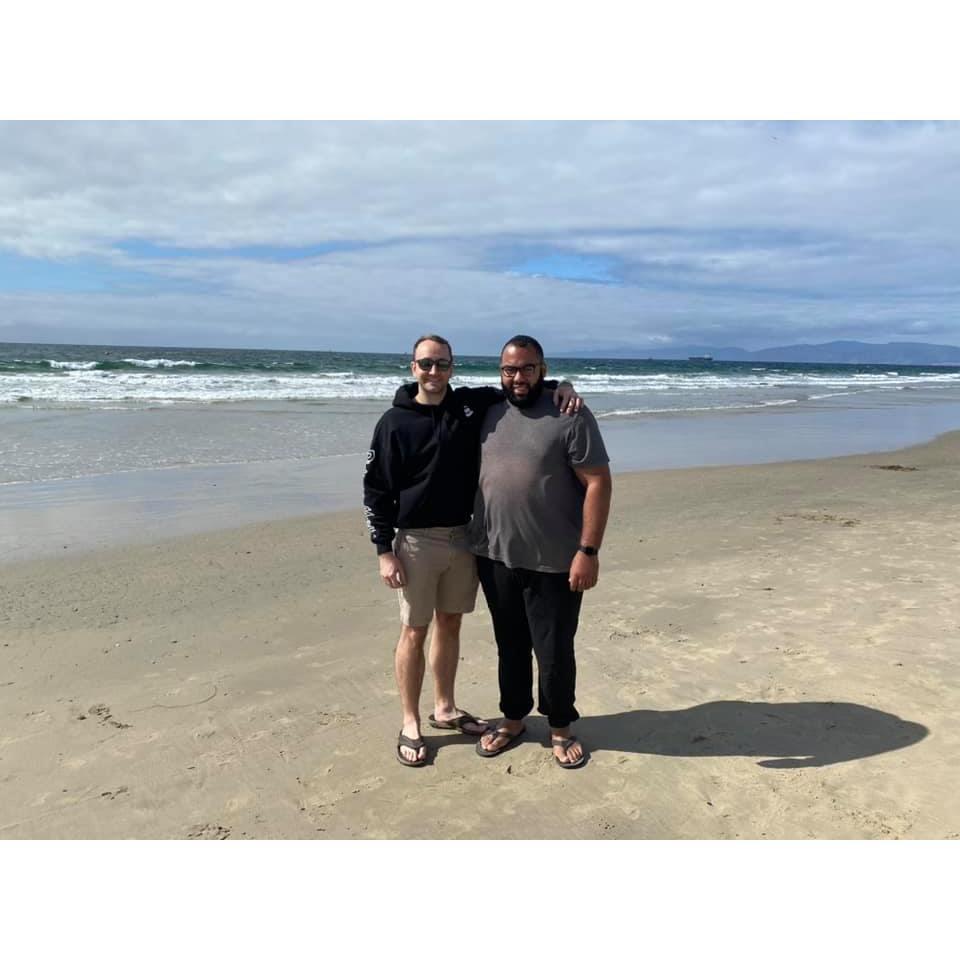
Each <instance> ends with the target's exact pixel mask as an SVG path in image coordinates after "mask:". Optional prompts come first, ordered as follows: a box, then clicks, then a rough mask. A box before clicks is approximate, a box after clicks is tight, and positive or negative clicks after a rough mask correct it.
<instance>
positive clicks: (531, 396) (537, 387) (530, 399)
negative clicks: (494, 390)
mask: <svg viewBox="0 0 960 960" xmlns="http://www.w3.org/2000/svg"><path fill="white" fill-rule="evenodd" d="M500 385H501V386H502V387H503V392H504V393H505V394H506V395H507V400H508V401H509V402H510V403H512V404H513V405H514V406H515V407H531V406H533V404H535V403H536V402H537V400H539V399H540V394H541V393H543V374H542V373H541V374H540V379H539V380H537V382H536V383H531V384H530V390H529V391H528V393H527V394H526V395H525V396H523V397H518V396H515V395H514V392H513V383H512V382H511V383H509V384H507V383H504V382H503V381H502V380H501V381H500Z"/></svg>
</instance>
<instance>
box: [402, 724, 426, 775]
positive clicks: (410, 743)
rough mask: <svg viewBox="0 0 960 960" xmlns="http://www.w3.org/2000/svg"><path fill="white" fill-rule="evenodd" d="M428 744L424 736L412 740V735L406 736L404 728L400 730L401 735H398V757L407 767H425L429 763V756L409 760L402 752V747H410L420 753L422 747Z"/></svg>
mask: <svg viewBox="0 0 960 960" xmlns="http://www.w3.org/2000/svg"><path fill="white" fill-rule="evenodd" d="M425 746H426V744H425V743H424V742H423V737H417V739H416V740H412V739H411V738H410V737H408V736H405V735H404V732H403V730H401V731H400V736H398V737H397V759H398V760H399V761H400V762H401V763H402V764H403V765H404V766H405V767H425V766H426V765H427V758H426V757H424V758H423V759H422V760H408V759H407V758H406V757H405V756H404V755H403V754H402V753H401V752H400V748H401V747H409V748H410V749H411V750H416V751H417V752H418V753H419V752H420V749H421V748H422V747H425Z"/></svg>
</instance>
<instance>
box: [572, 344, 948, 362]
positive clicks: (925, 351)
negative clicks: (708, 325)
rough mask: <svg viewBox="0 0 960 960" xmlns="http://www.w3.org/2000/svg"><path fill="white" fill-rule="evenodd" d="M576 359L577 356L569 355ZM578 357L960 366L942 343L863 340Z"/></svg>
mask: <svg viewBox="0 0 960 960" xmlns="http://www.w3.org/2000/svg"><path fill="white" fill-rule="evenodd" d="M568 356H574V354H568ZM575 356H579V357H587V356H593V357H596V356H605V357H611V358H615V357H623V358H624V359H627V358H629V359H646V358H649V359H651V360H686V359H688V358H690V357H697V358H702V357H711V358H712V359H714V360H741V361H766V362H773V363H889V364H901V365H902V364H906V365H910V364H917V365H918V366H930V365H940V364H943V365H949V366H960V347H951V346H948V345H946V344H938V343H909V342H901V343H862V342H861V341H859V340H833V341H831V342H830V343H796V344H792V345H790V346H785V347H767V348H766V349H765V350H741V349H740V348H739V347H714V346H706V345H704V344H699V343H698V344H690V345H687V346H680V347H669V348H661V349H659V350H643V349H639V350H638V349H636V348H619V349H608V350H603V351H602V352H601V350H600V349H599V348H597V349H596V350H594V351H591V352H590V353H586V352H582V351H578V352H577V353H576V354H575Z"/></svg>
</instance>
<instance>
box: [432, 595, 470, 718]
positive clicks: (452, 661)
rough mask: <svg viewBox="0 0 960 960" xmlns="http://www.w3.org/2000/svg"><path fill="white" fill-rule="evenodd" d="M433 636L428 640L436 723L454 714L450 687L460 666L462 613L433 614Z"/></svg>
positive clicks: (454, 681) (454, 708)
mask: <svg viewBox="0 0 960 960" xmlns="http://www.w3.org/2000/svg"><path fill="white" fill-rule="evenodd" d="M434 616H435V619H434V623H433V637H432V639H431V641H430V669H431V670H432V671H433V702H434V706H435V707H436V712H435V714H434V715H435V716H436V718H437V719H438V720H449V719H450V718H451V717H455V716H456V715H457V704H456V697H455V696H454V692H453V688H454V684H455V683H456V679H457V666H458V665H459V663H460V624H461V622H462V620H463V614H462V613H441V612H440V611H439V610H438V611H437V612H436V614H435V615H434Z"/></svg>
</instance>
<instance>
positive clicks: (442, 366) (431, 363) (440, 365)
mask: <svg viewBox="0 0 960 960" xmlns="http://www.w3.org/2000/svg"><path fill="white" fill-rule="evenodd" d="M413 362H414V363H415V364H416V365H417V366H418V367H419V368H420V369H421V370H422V371H423V372H424V373H429V372H430V371H431V370H432V369H433V368H434V367H436V368H437V369H438V370H439V371H440V372H441V373H444V372H446V371H447V370H449V369H450V367H452V366H453V363H452V361H450V360H434V359H433V357H421V358H420V359H419V360H414V361H413Z"/></svg>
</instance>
